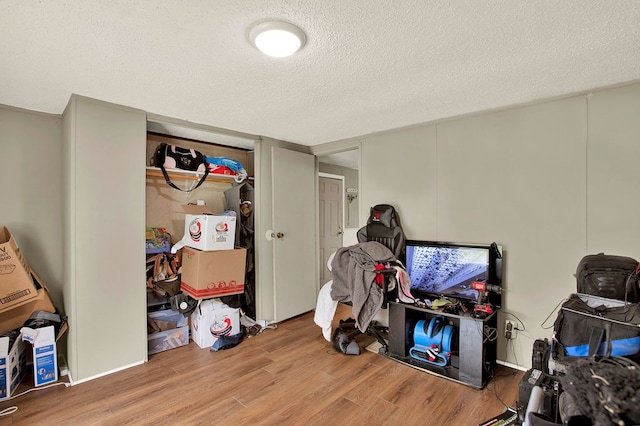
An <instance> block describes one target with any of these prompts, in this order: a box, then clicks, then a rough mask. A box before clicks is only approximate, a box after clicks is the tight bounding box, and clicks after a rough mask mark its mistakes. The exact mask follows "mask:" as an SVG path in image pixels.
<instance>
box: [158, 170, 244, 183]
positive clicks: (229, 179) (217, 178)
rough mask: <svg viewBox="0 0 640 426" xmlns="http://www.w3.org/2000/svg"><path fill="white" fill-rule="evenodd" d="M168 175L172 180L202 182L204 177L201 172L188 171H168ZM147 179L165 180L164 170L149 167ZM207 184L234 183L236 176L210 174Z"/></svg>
mask: <svg viewBox="0 0 640 426" xmlns="http://www.w3.org/2000/svg"><path fill="white" fill-rule="evenodd" d="M167 174H168V175H169V177H170V178H171V179H184V180H194V181H197V180H200V178H201V177H202V173H201V172H190V171H188V170H178V169H168V170H167ZM147 177H161V178H163V179H164V175H163V174H162V170H160V168H158V167H147ZM207 182H221V183H233V182H234V176H230V175H218V174H209V176H207Z"/></svg>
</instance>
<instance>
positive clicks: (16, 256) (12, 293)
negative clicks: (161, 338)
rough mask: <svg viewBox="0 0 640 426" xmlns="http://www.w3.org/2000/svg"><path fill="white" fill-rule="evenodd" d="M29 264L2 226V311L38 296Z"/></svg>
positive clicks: (0, 261) (0, 258)
mask: <svg viewBox="0 0 640 426" xmlns="http://www.w3.org/2000/svg"><path fill="white" fill-rule="evenodd" d="M30 270H31V269H30V268H29V264H28V263H27V260H26V259H25V258H24V256H23V255H22V252H21V251H20V248H19V247H18V243H16V240H15V239H14V238H13V235H11V232H9V229H7V227H5V226H3V227H0V312H2V311H6V310H8V309H11V308H12V307H13V306H16V305H19V304H21V303H23V302H25V301H27V300H29V299H32V298H34V297H36V295H37V292H36V287H35V285H34V284H33V280H32V279H31V274H30Z"/></svg>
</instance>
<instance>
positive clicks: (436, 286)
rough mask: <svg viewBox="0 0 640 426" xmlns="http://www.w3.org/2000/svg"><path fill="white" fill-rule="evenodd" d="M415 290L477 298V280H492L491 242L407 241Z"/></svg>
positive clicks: (417, 293) (418, 293) (422, 293)
mask: <svg viewBox="0 0 640 426" xmlns="http://www.w3.org/2000/svg"><path fill="white" fill-rule="evenodd" d="M406 267H407V273H408V274H409V277H410V278H411V293H412V294H413V295H414V296H416V297H419V298H424V297H426V296H445V297H455V298H457V299H464V300H469V301H476V300H477V298H478V292H477V290H473V289H472V288H471V283H472V282H474V281H487V282H489V281H490V275H491V272H490V246H489V245H486V246H481V245H477V246H476V245H463V244H452V243H440V242H429V241H407V242H406Z"/></svg>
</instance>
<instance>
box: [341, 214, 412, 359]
mask: <svg viewBox="0 0 640 426" xmlns="http://www.w3.org/2000/svg"><path fill="white" fill-rule="evenodd" d="M356 236H357V238H358V242H359V243H364V242H368V241H375V242H378V243H380V244H382V245H384V246H385V247H387V248H388V249H389V250H391V252H392V253H393V255H394V256H395V258H396V259H397V260H398V261H400V262H401V263H402V264H403V265H404V249H405V236H404V232H403V230H402V227H401V226H400V221H399V220H398V217H397V215H396V210H395V208H394V207H393V206H391V205H389V204H378V205H375V206H373V207H371V209H370V212H369V218H368V219H367V224H366V225H365V226H363V227H362V228H360V229H359V230H358V232H357V234H356ZM378 273H379V274H381V275H382V277H383V279H382V291H383V296H384V299H383V302H382V309H387V307H388V305H389V300H390V299H393V300H395V299H396V298H397V291H398V287H399V284H396V286H395V288H394V289H393V290H392V291H389V281H390V280H391V279H393V277H394V276H395V273H396V270H395V269H393V268H384V269H380V270H379V271H378ZM339 328H340V329H341V331H342V332H344V335H346V337H342V342H336V341H335V336H336V334H335V333H334V347H336V349H338V348H339V347H340V346H341V345H340V344H342V346H343V348H344V345H345V344H348V343H350V342H352V341H353V340H352V339H353V336H355V335H357V334H358V333H359V330H358V328H357V327H356V325H355V320H354V319H352V318H349V319H347V320H341V321H340V327H339ZM388 331H389V328H388V327H385V326H382V325H379V324H377V323H375V322H371V323H370V324H369V326H368V327H367V331H366V333H367V334H368V335H371V336H373V337H375V338H376V340H377V341H378V343H380V345H381V347H380V349H379V350H378V351H379V352H380V353H381V354H384V353H386V352H387V347H388V344H387V341H386V339H385V338H384V334H386V333H387V332H388ZM351 347H352V348H353V344H352V346H351ZM343 352H345V351H344V350H343ZM345 353H346V352H345ZM358 353H359V351H358Z"/></svg>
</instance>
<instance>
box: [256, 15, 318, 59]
mask: <svg viewBox="0 0 640 426" xmlns="http://www.w3.org/2000/svg"><path fill="white" fill-rule="evenodd" d="M249 38H250V39H251V43H253V45H254V46H255V47H257V48H258V49H259V50H260V51H261V52H262V53H264V54H265V55H269V56H273V57H275V58H284V57H285V56H291V55H293V54H294V53H296V52H297V51H298V50H300V49H302V47H303V46H304V43H305V41H306V37H305V35H304V32H303V31H302V30H301V29H300V28H298V27H296V26H295V25H293V24H289V23H287V22H280V21H272V22H263V23H262V24H258V25H256V26H255V27H253V28H252V29H251V31H250V32H249Z"/></svg>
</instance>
